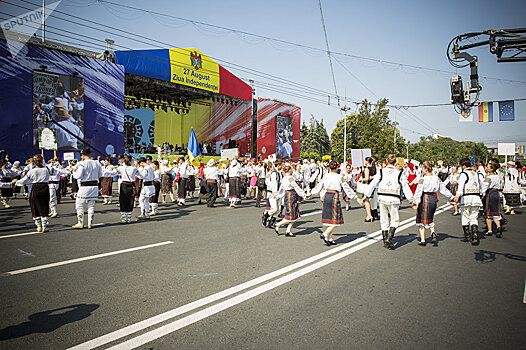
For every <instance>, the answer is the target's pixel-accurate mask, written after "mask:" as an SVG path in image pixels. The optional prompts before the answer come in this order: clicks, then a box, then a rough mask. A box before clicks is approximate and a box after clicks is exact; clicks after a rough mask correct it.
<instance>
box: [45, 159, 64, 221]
mask: <svg viewBox="0 0 526 350" xmlns="http://www.w3.org/2000/svg"><path fill="white" fill-rule="evenodd" d="M45 168H46V169H47V170H48V172H49V209H50V215H49V216H50V217H52V218H54V217H57V216H58V208H57V204H58V196H59V195H60V194H59V193H58V188H59V186H60V177H61V176H63V175H68V174H69V172H68V171H67V170H65V169H64V168H62V167H57V166H55V164H54V163H51V164H48V165H46V166H45Z"/></svg>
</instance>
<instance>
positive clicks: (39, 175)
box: [16, 167, 49, 232]
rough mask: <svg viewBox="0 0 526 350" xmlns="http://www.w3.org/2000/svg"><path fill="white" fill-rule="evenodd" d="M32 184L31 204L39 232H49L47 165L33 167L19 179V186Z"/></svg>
mask: <svg viewBox="0 0 526 350" xmlns="http://www.w3.org/2000/svg"><path fill="white" fill-rule="evenodd" d="M28 184H31V192H30V194H29V205H30V206H31V215H32V216H33V221H34V222H35V225H36V227H37V232H47V231H48V229H47V226H48V221H49V171H48V169H47V168H46V167H42V168H36V167H35V168H33V169H31V170H29V171H28V172H27V173H26V175H25V176H24V177H23V178H22V179H21V180H19V181H17V183H16V185H17V186H24V185H28Z"/></svg>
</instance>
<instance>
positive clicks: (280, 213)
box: [278, 206, 285, 219]
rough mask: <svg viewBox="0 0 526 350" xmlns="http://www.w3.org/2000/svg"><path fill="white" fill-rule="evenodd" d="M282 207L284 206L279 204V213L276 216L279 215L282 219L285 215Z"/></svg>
mask: <svg viewBox="0 0 526 350" xmlns="http://www.w3.org/2000/svg"><path fill="white" fill-rule="evenodd" d="M283 208H284V207H283V206H281V209H280V211H279V214H278V216H279V217H280V218H282V219H283V218H284V217H285V215H283Z"/></svg>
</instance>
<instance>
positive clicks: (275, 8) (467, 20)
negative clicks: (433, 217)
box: [0, 0, 526, 145]
mask: <svg viewBox="0 0 526 350" xmlns="http://www.w3.org/2000/svg"><path fill="white" fill-rule="evenodd" d="M6 1H8V2H14V3H18V4H21V5H23V6H28V7H34V6H32V5H29V4H27V3H23V2H21V1H19V0H6ZM29 1H31V2H33V3H35V4H37V3H41V2H40V1H37V0H29ZM112 1H114V2H117V3H120V4H126V5H130V6H135V7H139V8H146V9H149V10H152V11H157V12H161V13H164V14H168V15H173V16H178V17H182V18H186V19H189V20H196V21H200V22H205V23H210V24H214V25H219V26H224V27H228V28H233V29H237V30H240V31H246V32H251V33H256V34H260V35H265V36H268V37H273V38H278V39H282V40H286V41H290V42H296V43H299V44H303V45H307V46H313V47H317V48H322V49H324V48H325V38H324V35H323V31H322V26H321V20H320V11H319V4H318V1H317V0H294V1H293V0H291V1H283V0H282V1H275V0H267V1H207V0H202V1H174V0H172V1H168V0H151V1H138V0H126V1H125V0H112ZM47 2H49V3H51V1H49V0H48V1H47ZM322 6H323V12H324V17H325V24H326V28H327V35H328V39H329V44H330V47H331V50H332V51H334V52H342V53H348V54H351V55H357V56H363V57H369V58H373V59H379V60H385V61H392V62H400V63H405V64H410V65H416V66H423V67H429V68H434V69H438V70H445V71H452V72H455V71H456V69H455V68H454V67H452V66H450V65H449V62H448V61H447V58H446V55H445V52H446V47H447V44H448V42H449V41H450V40H451V39H452V38H453V37H454V36H456V35H458V34H463V33H468V32H473V31H481V30H485V29H490V28H496V29H505V28H519V27H526V23H525V20H524V14H525V13H526V2H524V1H500V2H495V1H471V0H467V1H462V2H461V1H449V0H446V1H432V2H431V1H403V2H399V1H336V0H322ZM0 9H3V11H4V12H8V13H9V14H12V15H18V14H21V13H23V12H27V10H24V9H20V8H16V7H14V6H11V5H9V4H8V3H5V2H3V3H2V4H1V5H0ZM57 10H60V11H63V12H66V13H69V14H72V15H76V16H81V17H82V18H85V19H89V20H93V21H96V22H100V23H104V24H107V25H112V26H114V27H117V28H120V29H124V30H127V31H130V32H133V33H137V34H141V35H143V36H145V37H148V38H152V39H155V40H158V41H161V42H164V43H167V44H170V45H162V44H157V43H153V42H152V43H150V44H145V43H138V42H135V41H133V40H127V39H124V38H120V37H118V36H116V35H111V34H108V33H102V32H100V31H96V30H92V29H89V28H85V27H82V26H78V25H75V24H72V23H67V22H64V21H61V20H58V19H56V18H53V17H50V18H49V19H48V21H47V24H48V25H49V26H54V27H57V28H61V29H64V30H69V31H72V32H75V33H79V34H82V35H87V36H91V37H94V38H96V39H98V41H99V42H100V43H101V44H100V45H102V43H103V40H104V39H105V38H111V39H113V40H115V42H116V44H118V45H122V46H124V47H128V48H132V49H139V48H159V47H160V46H161V47H166V48H167V47H168V46H172V47H188V48H197V49H199V50H201V51H203V52H204V53H206V54H207V55H208V56H210V57H214V58H219V59H221V60H224V61H227V62H231V63H235V64H238V65H241V66H244V67H247V68H250V69H255V70H258V71H261V72H265V73H267V74H271V75H274V76H278V77H280V78H283V79H287V80H291V81H295V82H298V83H301V84H304V85H308V86H311V87H314V88H317V89H320V90H323V91H328V92H331V93H333V92H334V87H333V83H332V77H331V73H330V68H329V61H328V58H327V54H326V53H323V52H317V51H312V50H308V49H303V48H300V47H295V46H290V45H284V44H281V43H276V42H273V41H268V40H263V39H255V38H251V37H245V36H242V35H239V34H234V33H230V32H225V31H222V30H217V29H210V28H206V27H203V26H200V25H195V24H192V23H188V22H184V21H179V20H176V19H170V18H165V17H160V16H152V15H150V14H147V13H142V12H137V11H133V10H123V9H121V8H118V7H115V6H112V5H108V4H104V3H100V2H98V1H97V0H63V1H62V2H61V3H60V5H59V6H58V7H57ZM61 16H62V15H61ZM0 17H1V18H2V19H5V17H6V16H5V15H0ZM75 21H77V20H75ZM50 30H51V29H50ZM37 34H39V32H38V33H37ZM47 37H48V38H49V39H53V38H57V37H58V35H57V34H51V33H50V34H48V35H47ZM63 40H68V41H72V42H75V40H73V39H70V38H68V39H65V38H63ZM76 42H78V43H80V41H76ZM469 52H470V53H471V54H472V55H477V56H478V57H479V75H480V76H486V77H491V78H500V79H511V80H518V81H522V82H523V83H511V82H505V81H499V80H493V79H484V78H481V85H482V87H483V91H482V95H481V100H482V101H488V100H503V99H514V98H525V97H526V63H497V62H496V56H495V55H492V54H490V53H489V50H488V48H487V47H483V48H478V49H473V50H471V51H469ZM335 57H336V59H335V60H334V61H333V65H334V70H335V76H336V84H337V88H338V93H339V94H340V95H342V96H347V97H350V98H353V99H359V100H361V99H363V98H367V99H369V100H372V101H376V100H377V99H378V97H386V98H388V99H389V100H390V103H392V104H402V105H414V104H427V103H431V104H433V103H449V99H450V91H449V79H450V77H451V74H449V73H448V74H445V73H438V72H432V71H428V70H420V69H414V68H408V67H403V66H396V65H392V64H386V63H378V62H374V61H368V60H363V59H357V58H352V57H345V56H340V55H336V56H335ZM223 65H225V66H226V67H227V68H228V69H229V70H231V71H232V72H233V73H235V74H237V75H238V76H239V77H241V78H243V79H247V80H248V79H254V80H256V82H258V83H257V86H256V93H257V95H258V96H261V97H270V98H276V99H279V100H282V101H286V102H290V103H294V104H296V105H298V106H300V107H301V108H302V118H303V119H304V120H307V119H308V118H309V117H310V115H311V114H312V115H314V116H315V117H316V118H317V119H323V121H324V122H325V125H326V126H327V129H328V130H329V133H330V131H331V130H332V129H333V128H334V126H335V125H336V122H337V120H338V119H340V118H341V115H340V112H339V110H338V109H336V108H334V107H329V106H327V104H326V102H325V103H315V102H312V101H308V100H304V99H301V98H298V97H296V96H292V95H289V94H286V93H283V92H276V91H272V90H269V89H266V88H264V87H263V86H261V84H260V83H259V82H263V81H265V79H263V78H261V77H258V76H254V75H253V74H251V73H249V72H242V71H240V70H238V69H235V68H231V67H228V65H227V64H223ZM349 71H350V72H352V74H353V75H354V76H353V75H351V74H350V73H349ZM458 73H459V74H461V75H462V76H463V78H464V81H467V80H468V77H469V72H468V68H464V69H460V70H458ZM356 78H358V79H359V81H358V80H357V79H356ZM364 85H365V87H364ZM302 94H304V93H302ZM317 98H318V99H320V100H322V101H326V100H327V97H323V96H320V97H317ZM350 107H351V109H352V110H354V108H355V106H354V105H352V104H351V105H350ZM474 112H475V113H474V119H475V121H474V122H473V123H459V122H458V115H457V114H456V113H455V111H454V109H453V107H452V106H446V107H432V108H414V109H410V110H409V111H397V110H394V109H393V110H391V113H390V117H391V118H392V119H394V120H396V121H397V122H399V123H400V129H401V133H402V136H403V137H404V138H406V139H407V140H409V141H411V142H415V141H417V140H418V139H419V137H420V136H422V135H430V134H432V133H440V134H442V135H447V136H450V137H452V138H454V139H457V140H472V141H485V142H486V143H487V144H488V145H494V144H496V143H497V142H508V141H509V142H516V143H517V144H526V132H525V131H526V101H522V102H516V103H515V119H516V120H515V121H514V122H498V110H497V108H495V111H494V114H495V115H494V120H496V121H495V122H493V123H478V122H477V121H476V120H477V119H478V113H477V112H476V111H474ZM414 119H417V120H419V123H417V122H415V121H414Z"/></svg>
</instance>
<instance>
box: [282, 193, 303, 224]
mask: <svg viewBox="0 0 526 350" xmlns="http://www.w3.org/2000/svg"><path fill="white" fill-rule="evenodd" d="M284 200H285V220H286V221H291V222H292V221H296V220H297V219H299V217H300V203H299V196H298V194H297V193H296V191H294V190H288V191H285V198H284Z"/></svg>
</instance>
